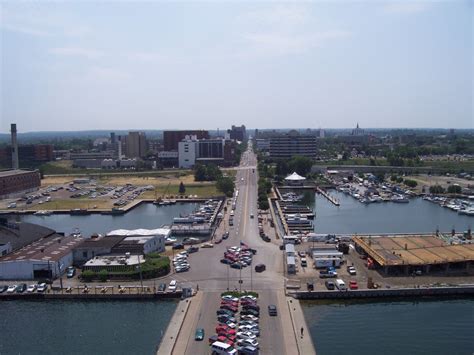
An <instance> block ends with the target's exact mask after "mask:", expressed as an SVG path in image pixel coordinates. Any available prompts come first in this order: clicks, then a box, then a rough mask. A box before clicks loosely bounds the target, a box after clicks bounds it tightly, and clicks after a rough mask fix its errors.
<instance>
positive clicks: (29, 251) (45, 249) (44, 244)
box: [0, 234, 83, 262]
mask: <svg viewBox="0 0 474 355" xmlns="http://www.w3.org/2000/svg"><path fill="white" fill-rule="evenodd" d="M82 241H83V239H82V238H77V237H71V236H69V237H63V236H61V235H59V234H52V235H50V236H48V237H45V238H42V239H40V240H37V241H35V242H33V243H31V244H28V245H27V246H25V247H24V248H21V249H20V250H17V251H15V252H13V253H10V254H8V255H6V256H4V257H3V258H0V261H1V262H5V261H20V260H42V261H51V262H57V261H59V260H61V258H63V257H64V256H65V255H67V254H69V253H70V252H71V251H72V249H73V248H74V247H75V246H77V245H78V244H79V243H82Z"/></svg>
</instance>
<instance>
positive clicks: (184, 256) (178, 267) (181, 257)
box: [173, 250, 191, 272]
mask: <svg viewBox="0 0 474 355" xmlns="http://www.w3.org/2000/svg"><path fill="white" fill-rule="evenodd" d="M173 266H174V271H176V272H185V271H188V270H189V269H190V268H191V265H189V262H188V252H187V251H186V250H183V251H182V252H180V253H179V254H177V255H176V256H175V257H174V258H173Z"/></svg>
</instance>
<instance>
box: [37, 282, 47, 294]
mask: <svg viewBox="0 0 474 355" xmlns="http://www.w3.org/2000/svg"><path fill="white" fill-rule="evenodd" d="M47 289H48V285H46V284H45V283H44V282H43V283H41V284H39V285H38V288H37V291H38V292H45V291H46V290H47Z"/></svg>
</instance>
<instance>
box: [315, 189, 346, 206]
mask: <svg viewBox="0 0 474 355" xmlns="http://www.w3.org/2000/svg"><path fill="white" fill-rule="evenodd" d="M316 192H318V193H320V194H321V195H323V196H324V197H326V198H327V199H328V201H330V202H332V203H333V204H334V205H335V206H339V205H340V203H339V201H338V200H337V199H336V198H335V197H333V196H331V195H330V194H328V193H327V192H326V191H324V190H323V189H321V188H320V187H316Z"/></svg>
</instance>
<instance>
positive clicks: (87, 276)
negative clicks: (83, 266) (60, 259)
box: [81, 270, 97, 282]
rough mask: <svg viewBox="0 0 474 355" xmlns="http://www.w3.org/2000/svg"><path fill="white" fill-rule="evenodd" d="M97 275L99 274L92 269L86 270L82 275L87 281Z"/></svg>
mask: <svg viewBox="0 0 474 355" xmlns="http://www.w3.org/2000/svg"><path fill="white" fill-rule="evenodd" d="M96 276H97V274H96V273H95V272H94V271H92V270H85V271H84V272H83V273H82V274H81V277H82V279H83V280H84V281H85V282H90V281H92V279H94V278H95V277H96Z"/></svg>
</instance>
